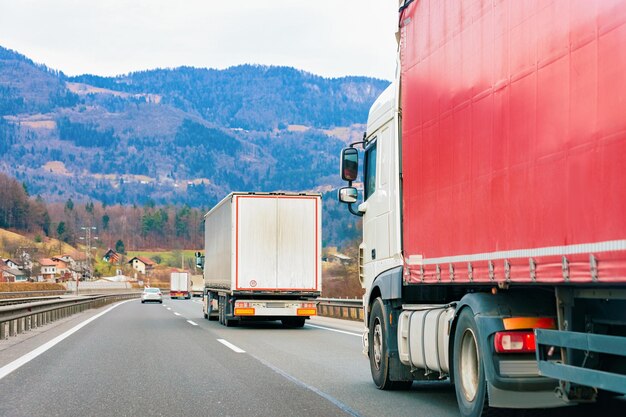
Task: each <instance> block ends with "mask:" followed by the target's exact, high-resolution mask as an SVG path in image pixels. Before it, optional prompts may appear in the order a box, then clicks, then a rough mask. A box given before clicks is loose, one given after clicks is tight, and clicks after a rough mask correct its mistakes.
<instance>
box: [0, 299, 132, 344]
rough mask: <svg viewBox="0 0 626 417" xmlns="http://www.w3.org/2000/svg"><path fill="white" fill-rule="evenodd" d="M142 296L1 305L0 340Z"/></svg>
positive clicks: (54, 300) (38, 301)
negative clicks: (91, 309) (93, 309)
mask: <svg viewBox="0 0 626 417" xmlns="http://www.w3.org/2000/svg"><path fill="white" fill-rule="evenodd" d="M140 295H141V293H140V292H133V293H122V294H120V293H118V294H106V295H95V296H79V297H72V298H62V299H59V298H57V299H53V300H44V301H40V299H38V300H37V301H32V302H26V303H21V304H14V305H5V306H2V307H0V341H1V340H5V339H7V338H8V337H11V336H16V335H18V334H21V333H24V332H26V331H29V330H30V329H34V328H37V327H41V326H44V325H46V324H48V323H50V322H53V321H56V320H59V319H62V318H65V317H68V316H70V315H72V314H76V313H80V312H82V311H85V310H87V309H90V308H97V307H102V306H103V305H106V304H110V303H112V302H115V301H120V300H126V299H130V298H137V297H139V296H140Z"/></svg>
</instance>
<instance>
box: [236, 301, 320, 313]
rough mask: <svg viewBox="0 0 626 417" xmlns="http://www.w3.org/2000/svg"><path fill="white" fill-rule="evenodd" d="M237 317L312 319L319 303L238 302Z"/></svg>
mask: <svg viewBox="0 0 626 417" xmlns="http://www.w3.org/2000/svg"><path fill="white" fill-rule="evenodd" d="M233 315H234V316H235V317H311V316H316V315H317V302H314V301H291V300H237V301H236V302H235V306H234V310H233Z"/></svg>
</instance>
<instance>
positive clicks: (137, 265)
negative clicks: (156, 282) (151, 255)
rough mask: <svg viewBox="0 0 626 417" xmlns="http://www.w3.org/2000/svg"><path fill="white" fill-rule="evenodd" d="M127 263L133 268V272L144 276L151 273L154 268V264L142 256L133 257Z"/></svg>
mask: <svg viewBox="0 0 626 417" xmlns="http://www.w3.org/2000/svg"><path fill="white" fill-rule="evenodd" d="M128 263H129V264H130V265H131V266H132V267H133V270H135V271H137V272H141V273H142V274H144V275H145V274H147V273H148V272H150V271H152V270H153V269H154V267H155V266H156V262H154V261H153V260H152V259H148V258H144V257H143V256H135V257H134V258H133V259H131V260H130V261H128Z"/></svg>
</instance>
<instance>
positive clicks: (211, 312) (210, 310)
mask: <svg viewBox="0 0 626 417" xmlns="http://www.w3.org/2000/svg"><path fill="white" fill-rule="evenodd" d="M207 297H208V300H207V307H206V310H207V314H206V318H207V319H209V321H216V320H217V319H218V316H219V308H218V314H217V316H216V315H215V311H214V310H213V302H212V301H213V300H212V297H211V296H210V295H208V296H207Z"/></svg>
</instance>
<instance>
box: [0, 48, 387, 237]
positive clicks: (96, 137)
mask: <svg viewBox="0 0 626 417" xmlns="http://www.w3.org/2000/svg"><path fill="white" fill-rule="evenodd" d="M388 84H389V83H388V82H387V81H384V80H378V79H373V78H366V77H342V78H333V79H329V78H323V77H319V76H316V75H313V74H310V73H307V72H304V71H300V70H297V69H294V68H289V67H273V66H260V65H241V66H237V67H232V68H228V69H225V70H215V69H201V68H191V67H180V68H174V69H156V70H150V71H142V72H135V73H130V74H126V75H121V76H117V77H99V76H94V75H81V76H78V77H68V76H66V75H65V74H63V73H62V72H59V71H55V70H52V69H49V68H47V67H46V66H45V65H41V64H36V63H34V62H33V61H31V60H30V59H28V58H27V57H25V56H23V55H21V54H19V53H17V52H15V51H11V50H8V49H5V48H2V47H0V153H1V154H2V155H3V156H2V159H1V161H0V172H5V173H7V174H10V175H12V176H13V177H15V178H16V179H18V180H19V181H21V182H23V183H24V184H25V185H26V187H27V188H28V190H29V192H30V194H31V195H40V196H42V197H43V198H44V199H45V200H46V201H66V200H67V199H69V198H71V199H73V200H74V201H77V202H80V201H92V200H96V201H100V202H103V203H105V204H108V205H111V204H123V205H128V204H137V205H145V204H159V205H183V204H186V205H189V206H191V207H210V206H211V205H213V204H215V203H216V202H217V201H219V200H220V199H221V198H222V197H223V196H225V195H226V194H228V193H229V192H231V191H329V190H332V189H334V188H336V187H337V186H339V185H340V180H339V178H338V175H337V170H338V155H339V151H340V149H341V148H342V147H344V146H345V144H346V143H348V142H350V141H357V140H359V139H360V138H361V136H362V134H363V131H364V130H365V125H364V123H365V122H366V119H367V112H368V109H369V106H370V105H371V103H372V102H373V101H374V100H375V98H376V97H377V96H378V95H379V94H380V93H381V92H382V91H383V90H384V89H385V88H386V87H387V85H388ZM347 219H348V217H346V221H352V220H347ZM331 243H336V242H335V241H333V242H331Z"/></svg>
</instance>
